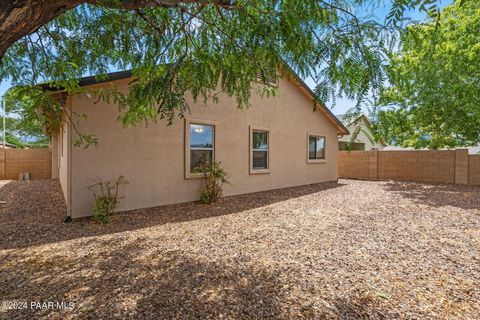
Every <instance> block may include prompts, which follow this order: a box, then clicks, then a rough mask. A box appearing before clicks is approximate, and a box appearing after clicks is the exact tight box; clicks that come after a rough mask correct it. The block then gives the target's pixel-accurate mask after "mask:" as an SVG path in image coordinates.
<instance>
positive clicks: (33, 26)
mask: <svg viewBox="0 0 480 320" xmlns="http://www.w3.org/2000/svg"><path fill="white" fill-rule="evenodd" d="M81 4H92V5H100V6H104V7H110V8H114V9H125V10H135V9H141V8H149V7H162V8H181V7H184V6H185V5H187V4H197V5H202V6H206V5H215V6H218V7H221V8H226V9H227V8H232V7H233V6H234V4H233V1H231V0H184V1H179V0H120V1H119V2H118V3H116V4H110V3H106V2H105V1H102V0H4V1H0V63H1V60H2V58H3V56H4V55H5V52H6V51H7V49H8V48H10V47H11V46H12V45H13V44H14V43H15V42H17V41H18V40H20V39H21V38H23V37H25V36H27V35H29V34H32V33H34V32H35V31H36V30H38V28H40V27H41V26H43V25H45V24H46V23H48V22H49V21H51V20H53V19H55V18H56V17H58V16H59V15H61V14H62V13H64V12H66V11H67V10H70V9H73V8H75V7H77V6H78V5H81Z"/></svg>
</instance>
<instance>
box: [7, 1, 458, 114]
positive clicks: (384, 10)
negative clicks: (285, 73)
mask: <svg viewBox="0 0 480 320" xmlns="http://www.w3.org/2000/svg"><path fill="white" fill-rule="evenodd" d="M453 1H454V0H438V4H439V6H440V7H442V8H443V7H445V6H447V5H450V4H451V3H453ZM390 7H391V3H390V1H389V0H385V5H383V6H379V7H378V8H368V9H367V10H368V12H372V9H373V12H372V13H373V15H374V18H375V19H377V20H378V21H384V20H385V17H386V16H387V14H388V12H389V10H390ZM407 16H408V17H410V18H411V19H412V20H418V21H421V20H424V19H425V14H423V13H419V12H418V11H411V12H408V13H407ZM305 82H306V83H307V85H308V86H310V87H311V88H312V89H313V88H314V87H315V83H314V81H312V79H305ZM10 87H11V83H10V82H9V81H3V82H1V83H0V97H1V96H3V94H4V93H5V91H7V90H8V88H10ZM329 105H330V104H329V103H327V106H329ZM354 106H355V101H353V100H349V99H344V98H343V99H342V98H339V99H337V103H336V106H335V108H333V109H332V112H333V113H334V114H343V113H345V112H346V111H347V110H348V109H350V108H353V107H354Z"/></svg>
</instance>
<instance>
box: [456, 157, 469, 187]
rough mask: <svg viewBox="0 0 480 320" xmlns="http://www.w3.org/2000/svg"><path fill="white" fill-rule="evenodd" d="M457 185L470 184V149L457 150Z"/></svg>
mask: <svg viewBox="0 0 480 320" xmlns="http://www.w3.org/2000/svg"><path fill="white" fill-rule="evenodd" d="M455 184H468V149H457V150H455Z"/></svg>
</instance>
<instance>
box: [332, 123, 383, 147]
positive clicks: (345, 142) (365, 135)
mask: <svg viewBox="0 0 480 320" xmlns="http://www.w3.org/2000/svg"><path fill="white" fill-rule="evenodd" d="M337 118H338V119H339V120H340V121H342V123H343V124H344V126H345V127H347V129H348V131H349V132H350V133H351V134H353V133H354V132H357V131H358V134H357V136H356V138H355V141H351V140H352V135H351V134H349V135H344V136H343V137H340V138H339V139H338V149H339V150H348V147H347V146H350V150H352V151H370V150H383V149H384V148H385V144H384V143H383V142H382V141H378V140H375V138H374V136H373V133H372V131H371V123H370V121H369V120H368V118H367V117H366V116H365V115H363V114H362V115H360V116H358V117H355V118H350V117H347V116H346V115H343V114H340V115H337Z"/></svg>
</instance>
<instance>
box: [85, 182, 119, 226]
mask: <svg viewBox="0 0 480 320" xmlns="http://www.w3.org/2000/svg"><path fill="white" fill-rule="evenodd" d="M94 181H95V184H92V185H91V186H89V187H88V189H91V190H93V197H94V199H95V204H94V206H93V218H94V219H95V220H97V221H98V222H100V223H107V222H108V220H109V216H110V215H111V214H112V213H113V212H114V211H115V208H116V206H117V203H118V199H119V198H118V187H119V186H120V185H122V184H128V181H126V180H125V178H124V177H123V176H120V177H118V179H116V180H110V181H103V180H101V179H100V178H98V177H97V179H94ZM95 190H97V191H98V190H99V191H100V192H99V193H98V194H97V192H96V191H95Z"/></svg>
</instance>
